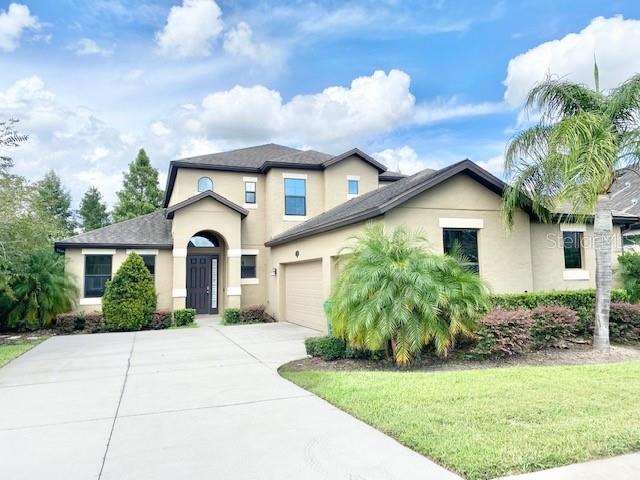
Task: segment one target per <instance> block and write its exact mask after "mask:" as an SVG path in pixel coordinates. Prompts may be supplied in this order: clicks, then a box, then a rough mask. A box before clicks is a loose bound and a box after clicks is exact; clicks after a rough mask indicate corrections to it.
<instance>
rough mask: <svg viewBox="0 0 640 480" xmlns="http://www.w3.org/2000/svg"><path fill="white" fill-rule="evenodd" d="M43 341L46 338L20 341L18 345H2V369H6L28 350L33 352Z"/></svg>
mask: <svg viewBox="0 0 640 480" xmlns="http://www.w3.org/2000/svg"><path fill="white" fill-rule="evenodd" d="M43 340H44V337H43V338H39V339H37V340H20V341H18V342H16V343H5V344H0V367H4V366H5V365H6V364H7V363H9V362H10V361H11V360H13V359H14V358H16V357H19V356H20V355H22V354H23V353H24V352H26V351H27V350H31V349H32V348H33V347H35V346H36V345H38V344H39V343H40V342H42V341H43Z"/></svg>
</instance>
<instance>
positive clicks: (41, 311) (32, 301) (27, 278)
mask: <svg viewBox="0 0 640 480" xmlns="http://www.w3.org/2000/svg"><path fill="white" fill-rule="evenodd" d="M64 264H65V259H64V257H63V256H61V255H58V254H57V253H54V252H53V250H50V249H48V248H44V249H38V250H36V251H34V252H33V253H32V254H31V255H30V256H29V258H28V259H27V261H26V262H25V264H24V265H23V266H22V270H21V271H20V272H17V273H15V274H14V275H13V277H12V280H11V290H12V295H13V297H12V298H13V299H11V298H8V297H5V296H3V297H2V298H0V311H3V312H6V324H5V325H4V326H5V327H7V328H9V329H15V330H25V329H26V330H37V329H39V328H44V327H46V326H48V325H49V324H50V323H51V320H52V319H53V318H54V317H55V316H56V315H57V314H59V313H63V312H66V311H69V310H70V309H71V308H72V307H73V300H74V298H76V296H77V293H78V292H77V287H76V285H75V282H74V280H73V278H72V277H71V275H70V274H69V273H67V272H65V270H64Z"/></svg>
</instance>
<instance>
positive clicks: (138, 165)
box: [113, 148, 163, 222]
mask: <svg viewBox="0 0 640 480" xmlns="http://www.w3.org/2000/svg"><path fill="white" fill-rule="evenodd" d="M162 195H163V192H162V190H160V186H159V183H158V170H156V169H155V168H153V166H152V165H151V162H150V161H149V157H148V156H147V153H146V152H145V151H144V149H142V148H141V149H140V151H139V152H138V156H137V157H136V159H135V160H134V161H133V162H131V163H130V164H129V172H128V173H125V175H124V182H123V187H122V190H120V191H119V192H118V203H117V204H116V206H115V208H114V209H113V220H114V222H122V221H123V220H129V219H130V218H134V217H138V216H140V215H145V214H147V213H151V212H155V211H156V210H158V209H159V208H160V206H161V204H162Z"/></svg>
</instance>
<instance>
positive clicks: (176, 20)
mask: <svg viewBox="0 0 640 480" xmlns="http://www.w3.org/2000/svg"><path fill="white" fill-rule="evenodd" d="M221 17H222V11H221V10H220V7H218V4H217V3H216V2H215V1H214V0H183V2H182V5H181V6H173V7H171V11H170V12H169V16H168V17H167V23H166V25H165V26H164V28H163V29H162V30H161V31H159V32H158V33H157V34H156V44H157V45H158V50H159V52H160V53H161V54H163V55H167V56H172V57H196V56H207V55H210V54H211V43H212V41H213V40H215V39H216V38H217V37H218V35H220V33H221V32H222V29H223V22H222V18H221Z"/></svg>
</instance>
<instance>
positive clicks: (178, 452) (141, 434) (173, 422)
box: [0, 319, 458, 480]
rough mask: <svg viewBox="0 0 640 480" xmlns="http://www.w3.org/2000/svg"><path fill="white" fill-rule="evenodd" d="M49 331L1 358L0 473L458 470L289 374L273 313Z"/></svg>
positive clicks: (296, 336) (232, 474)
mask: <svg viewBox="0 0 640 480" xmlns="http://www.w3.org/2000/svg"><path fill="white" fill-rule="evenodd" d="M202 323H203V324H204V325H203V326H202V327H200V328H191V329H177V330H165V331H151V332H137V333H112V334H99V335H73V336H62V337H54V338H51V339H49V340H47V341H45V342H44V343H42V344H41V345H39V346H38V347H36V348H34V349H33V350H31V351H29V352H27V353H26V354H25V355H23V356H21V357H20V358H18V359H17V360H15V361H14V362H12V363H11V364H9V365H7V366H6V367H5V368H2V369H0V478H3V479H4V478H6V479H11V480H20V479H29V480H31V479H36V478H38V479H39V478H50V479H65V480H74V479H78V480H87V479H104V480H124V479H136V480H144V479H153V480H162V479H171V480H174V479H189V480H199V479H203V480H204V479H207V480H211V479H216V480H225V479H234V480H245V479H246V480H250V479H251V480H255V479H261V480H262V479H273V480H276V479H277V480H282V479H291V480H298V479H304V480H314V479H332V480H336V479H345V480H347V479H352V480H356V479H357V480H364V479H372V480H383V479H385V480H387V479H398V480H400V479H402V480H405V479H430V480H438V479H455V478H458V477H457V476H455V475H453V474H452V473H450V472H448V471H446V470H444V469H443V468H441V467H439V466H438V465H436V464H434V463H433V462H430V461H429V460H427V459H426V458H424V457H422V456H421V455H419V454H417V453H415V452H413V451H411V450H410V449H408V448H405V447H403V446H401V445H400V444H399V443H397V442H396V441H394V440H393V439H391V438H389V437H387V436H386V435H384V434H382V433H380V432H378V431H377V430H375V429H373V428H371V427H369V426H367V425H365V424H364V423H362V422H359V421H358V420H355V419H354V418H352V417H351V416H349V415H347V414H346V413H344V412H342V411H340V410H338V409H336V408H334V407H332V406H331V405H329V404H328V403H326V402H324V401H323V400H321V399H319V398H317V397H315V396H314V395H311V394H310V393H308V392H307V391H305V390H303V389H301V388H299V387H297V386H295V385H293V384H291V383H289V382H288V381H286V380H284V379H282V378H281V377H280V376H279V375H278V374H277V372H276V369H277V367H278V366H279V365H281V364H282V363H285V362H287V361H290V360H294V359H297V358H301V357H303V356H304V346H303V342H302V341H303V339H304V338H305V337H307V336H310V335H316V332H314V331H312V330H308V329H305V328H302V327H298V326H294V325H290V324H286V323H278V324H270V325H247V326H235V327H221V326H219V325H217V322H216V321H215V320H214V319H202Z"/></svg>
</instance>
